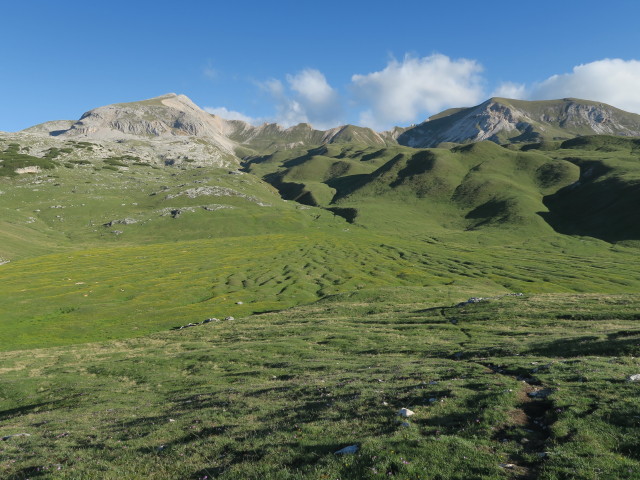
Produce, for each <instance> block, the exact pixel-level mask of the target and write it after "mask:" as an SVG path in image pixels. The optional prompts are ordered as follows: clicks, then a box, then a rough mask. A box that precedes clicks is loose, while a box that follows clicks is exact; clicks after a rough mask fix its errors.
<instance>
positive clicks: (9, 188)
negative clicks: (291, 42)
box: [0, 137, 640, 350]
mask: <svg viewBox="0 0 640 480" xmlns="http://www.w3.org/2000/svg"><path fill="white" fill-rule="evenodd" d="M585 141H586V140H585ZM593 141H594V142H600V143H602V142H604V143H606V145H607V149H608V150H607V151H606V152H603V151H602V149H601V148H600V147H597V145H600V143H598V144H597V145H596V144H593V148H591V147H588V148H585V149H581V148H576V145H575V144H572V143H568V144H563V145H557V146H555V147H553V148H551V147H549V148H546V147H545V148H546V149H544V150H543V149H542V148H537V147H538V146H536V145H530V146H529V147H528V148H526V149H525V150H527V151H519V150H511V149H507V148H503V147H500V146H497V145H495V144H493V143H490V142H484V143H479V144H475V145H470V146H456V147H452V148H450V149H423V150H415V149H410V148H407V147H399V146H395V147H385V148H371V147H366V146H362V145H325V146H322V147H317V148H314V149H310V150H309V149H300V150H298V151H289V152H286V153H285V152H279V153H276V154H272V155H268V156H263V157H260V158H254V159H252V160H251V161H250V162H249V163H248V164H247V165H248V166H247V170H249V171H250V172H253V173H255V175H254V174H253V173H243V172H238V171H233V170H225V169H220V168H214V167H201V168H197V167H193V168H189V167H188V166H164V167H158V166H152V165H149V164H145V163H143V162H138V161H136V160H135V159H132V158H128V157H124V156H122V157H119V158H118V159H114V158H113V157H108V158H106V159H105V158H100V157H98V158H93V157H88V158H90V159H89V160H87V159H86V158H87V157H86V156H85V157H81V158H80V157H76V156H74V155H76V153H75V150H77V148H72V149H71V151H70V152H59V154H58V155H57V156H55V158H53V159H52V160H48V161H52V162H53V167H54V168H52V169H50V170H44V169H43V170H40V171H39V173H32V174H20V175H15V176H11V177H4V178H1V179H0V183H1V185H0V191H2V194H0V200H2V203H0V207H2V212H3V213H2V229H0V237H1V239H2V243H1V244H0V257H2V259H3V260H2V261H3V262H6V261H8V260H10V263H5V264H4V265H1V266H0V267H1V268H0V281H2V283H3V285H5V287H4V290H3V291H4V293H3V295H1V296H0V309H1V310H2V311H3V312H4V313H3V316H2V322H0V349H3V350H8V349H20V348H25V347H27V346H30V347H45V346H49V345H66V344H74V343H78V342H88V341H98V340H105V339H119V338H127V337H132V336H140V335H144V334H147V333H150V332H154V331H159V330H164V329H167V328H171V327H173V326H177V325H184V324H188V323H190V322H194V321H201V320H202V319H204V318H207V317H225V316H228V315H232V316H241V315H247V314H251V313H256V312H264V311H270V310H278V309H283V308H288V307H291V306H295V305H300V304H306V303H309V302H313V301H316V300H318V299H320V298H323V297H324V296H326V295H331V294H337V293H341V292H347V291H355V290H360V289H367V288H373V287H378V286H380V287H382V286H384V287H388V286H398V285H402V286H412V285H413V286H415V285H418V286H429V287H430V288H432V289H433V291H434V292H442V293H443V294H446V295H448V296H449V297H451V296H454V295H459V296H460V297H466V296H474V295H493V294H499V293H506V292H510V291H521V292H525V293H539V292H600V293H616V292H632V291H637V289H638V287H639V286H640V274H639V273H638V272H640V268H639V264H638V257H637V250H635V248H633V243H630V244H629V245H627V246H624V245H615V246H614V245H612V244H609V243H606V242H603V241H600V240H596V239H594V238H589V237H584V238H580V237H570V236H565V235H562V234H558V233H556V231H554V229H552V228H551V226H554V227H555V229H556V230H560V227H558V226H557V225H556V224H555V223H554V222H557V221H558V220H557V217H556V215H557V212H558V209H560V210H562V208H560V207H558V202H560V201H564V202H567V201H568V200H566V199H567V198H569V199H570V198H571V195H572V193H573V192H577V193H580V192H583V190H582V189H583V188H594V187H589V185H591V184H590V183H588V182H586V183H584V182H585V178H587V177H588V178H591V177H589V173H588V170H587V169H585V168H584V166H583V163H581V162H591V163H593V162H604V163H603V165H604V164H605V163H606V165H608V167H607V169H605V170H606V172H607V175H608V177H605V178H615V179H617V180H618V181H620V182H630V184H633V182H634V181H635V180H634V179H635V175H636V174H635V173H634V172H635V170H634V168H636V167H635V165H634V162H633V155H634V154H633V152H634V151H635V150H632V146H633V144H630V143H628V142H627V143H624V142H625V141H623V140H620V142H622V143H615V142H617V140H615V139H613V140H612V139H609V140H606V139H602V138H600V137H597V140H593ZM612 142H613V143H612ZM614 144H615V145H622V146H620V147H616V148H622V147H623V146H624V148H626V149H627V150H625V151H620V150H619V149H618V150H615V149H613V147H612V146H611V145H614ZM589 145H591V144H589ZM547 147H548V146H547ZM561 147H562V148H561ZM83 148H84V147H82V149H83ZM597 148H600V150H598V149H597ZM633 148H635V147H633ZM7 149H8V150H9V149H13V150H11V151H14V150H15V147H7ZM612 149H613V150H612ZM13 154H15V152H14V153H13ZM577 155H582V156H583V157H584V160H580V159H579V157H578V156H577ZM580 158H582V157H580ZM589 159H591V160H589ZM596 159H597V160H596ZM36 160H38V161H40V160H39V159H36ZM622 166H625V168H627V170H626V173H625V171H624V170H622ZM602 168H604V167H602ZM605 170H603V171H605ZM257 175H259V176H261V177H263V178H265V179H267V180H270V181H271V182H272V183H273V185H276V186H277V187H278V188H279V189H280V191H281V192H283V193H284V194H285V196H289V198H291V199H295V200H297V201H298V202H302V203H308V204H311V205H318V206H310V205H304V204H302V203H297V202H293V201H285V200H282V199H281V198H280V196H279V195H278V192H277V191H276V190H275V189H274V188H273V187H271V186H270V185H268V184H266V183H265V182H264V181H262V180H260V178H258V176H257ZM597 178H600V177H597ZM565 185H571V187H564V186H565ZM595 185H596V186H597V183H596V184H595ZM598 188H602V186H600V187H598ZM296 189H298V190H296ZM567 192H568V193H567ZM323 195H324V196H323ZM581 195H582V196H581V197H580V199H579V200H578V202H580V201H581V202H583V203H586V202H588V201H589V197H590V194H589V191H586V192H585V193H581ZM554 202H555V203H554ZM629 202H630V203H632V201H631V200H629ZM545 204H546V205H550V206H551V207H552V208H551V211H550V212H547V213H546V214H542V215H541V213H542V212H544V211H545V210H546V207H545ZM605 207H606V206H605ZM576 209H577V207H576ZM601 214H602V215H603V216H608V215H611V209H610V208H609V209H608V208H603V209H602V211H601ZM543 215H544V216H543ZM625 215H626V216H624V217H613V218H623V220H624V222H628V223H632V222H636V217H637V213H635V209H631V206H629V210H628V211H627V212H626V214H625ZM345 218H346V219H348V220H349V221H350V222H351V223H347V221H346V220H345ZM572 218H573V219H574V221H579V220H580V218H581V217H580V215H579V214H578V213H574V214H572ZM547 221H548V222H549V223H547ZM636 223H637V222H636ZM596 224H597V222H596ZM564 225H567V226H570V225H571V223H569V222H566V223H564ZM618 227H619V229H620V231H623V229H624V224H622V225H619V226H618ZM567 228H568V227H567ZM629 231H630V232H631V233H630V234H629V235H631V236H633V235H634V233H633V232H635V230H629ZM579 233H583V234H591V235H593V234H594V233H598V232H597V231H595V230H589V231H586V232H584V231H583V232H579ZM593 236H598V235H593ZM627 243H629V242H627Z"/></svg>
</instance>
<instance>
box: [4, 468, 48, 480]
mask: <svg viewBox="0 0 640 480" xmlns="http://www.w3.org/2000/svg"><path fill="white" fill-rule="evenodd" d="M49 473H50V472H47V471H46V470H45V469H43V468H42V467H36V466H34V467H25V468H23V469H21V470H18V471H17V472H15V473H13V474H12V475H9V476H8V477H6V480H28V479H30V478H36V477H42V476H45V475H47V476H48V475H49Z"/></svg>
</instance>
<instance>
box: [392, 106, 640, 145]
mask: <svg viewBox="0 0 640 480" xmlns="http://www.w3.org/2000/svg"><path fill="white" fill-rule="evenodd" d="M595 134H608V135H625V136H640V115H636V114H632V113H628V112H624V111H622V110H619V109H617V108H615V107H612V106H610V105H606V104H603V103H597V102H590V101H586V100H578V99H573V98H565V99H562V100H549V101H524V100H508V99H502V98H492V99H489V100H487V101H486V102H484V103H481V104H480V105H477V106H475V107H471V108H463V109H452V110H451V111H450V112H443V113H442V114H439V115H436V116H434V117H432V118H430V119H429V120H427V121H425V122H423V123H421V124H419V125H416V126H414V127H411V128H409V129H407V130H405V131H404V132H402V133H400V134H399V135H398V136H397V140H398V143H400V144H401V145H407V146H410V147H418V148H421V147H422V148H424V147H435V146H437V145H438V144H440V143H443V142H454V143H470V142H479V141H482V140H492V141H495V142H498V143H500V142H502V141H510V142H513V141H516V142H517V141H529V142H530V141H540V140H543V139H547V140H551V139H561V138H562V139H567V138H573V137H575V136H579V135H595Z"/></svg>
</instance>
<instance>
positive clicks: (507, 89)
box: [491, 82, 527, 99]
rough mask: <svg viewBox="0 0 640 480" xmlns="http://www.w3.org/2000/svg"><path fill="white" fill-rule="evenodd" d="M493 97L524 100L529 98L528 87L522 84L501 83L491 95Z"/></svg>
mask: <svg viewBox="0 0 640 480" xmlns="http://www.w3.org/2000/svg"><path fill="white" fill-rule="evenodd" d="M491 96H492V97H502V98H515V99H523V98H525V97H526V96H527V87H526V85H524V84H522V83H513V82H504V83H501V84H500V85H499V86H498V88H496V89H495V90H494V91H493V93H492V94H491Z"/></svg>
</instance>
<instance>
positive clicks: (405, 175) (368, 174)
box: [248, 142, 579, 234]
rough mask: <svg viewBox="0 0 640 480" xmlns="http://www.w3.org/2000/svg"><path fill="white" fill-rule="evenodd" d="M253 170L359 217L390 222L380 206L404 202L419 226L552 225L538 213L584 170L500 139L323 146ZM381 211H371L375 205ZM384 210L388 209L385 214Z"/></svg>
mask: <svg viewBox="0 0 640 480" xmlns="http://www.w3.org/2000/svg"><path fill="white" fill-rule="evenodd" d="M248 170H249V171H250V172H252V173H254V174H256V175H261V176H262V177H263V178H264V179H265V180H267V181H269V182H271V183H272V184H273V185H274V186H276V187H277V188H278V189H279V190H280V191H281V193H283V194H284V195H285V196H286V197H287V198H291V199H294V200H297V201H299V202H303V203H307V204H309V205H317V206H323V207H325V208H330V207H332V206H335V207H338V208H348V209H353V210H355V211H357V222H358V223H359V224H362V225H368V226H375V227H376V228H385V225H386V222H381V221H380V214H381V213H380V211H381V210H384V209H385V208H387V209H389V211H390V212H389V214H387V215H385V217H388V216H395V217H396V218H397V217H398V215H397V211H398V208H403V207H401V206H400V205H407V206H408V207H409V208H413V212H417V214H418V215H419V218H420V220H421V221H422V223H423V226H422V227H420V226H418V225H416V224H417V223H418V219H417V218H416V217H415V215H401V216H400V218H399V220H400V221H405V220H408V219H411V220H412V221H413V224H412V228H414V229H416V230H417V231H433V229H434V228H435V229H442V228H443V227H445V228H449V229H450V228H454V229H458V230H465V229H466V230H474V229H478V228H484V227H491V226H499V227H501V228H507V229H510V228H522V229H525V230H527V229H528V230H529V231H535V232H536V234H539V233H540V231H550V228H549V227H548V225H547V224H546V223H545V222H544V221H543V219H542V218H541V217H540V216H539V215H538V212H544V211H545V210H546V207H545V206H544V204H543V198H544V196H545V195H549V194H552V193H555V192H557V191H558V190H559V189H561V188H562V187H565V186H567V185H570V184H572V183H574V182H575V181H576V180H577V179H578V177H579V168H578V167H576V166H575V165H574V164H573V163H571V162H569V161H567V160H564V159H552V158H549V157H548V156H545V155H542V154H541V153H539V152H536V151H530V152H521V151H512V150H509V149H506V148H502V147H500V146H498V145H496V144H494V143H492V142H481V143H476V144H472V145H468V146H453V147H452V148H449V149H445V148H440V149H421V150H416V149H412V148H408V147H399V146H396V147H387V148H384V149H377V148H373V147H368V148H354V147H353V146H346V147H339V146H331V148H329V147H326V146H325V147H321V148H319V149H315V150H308V151H306V152H301V151H295V152H290V154H289V158H287V156H285V154H284V153H280V154H277V155H270V156H265V157H260V158H256V159H252V160H250V161H249V164H248ZM372 208H373V209H374V210H375V212H374V213H370V212H371V209H372ZM383 215H384V214H383Z"/></svg>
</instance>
